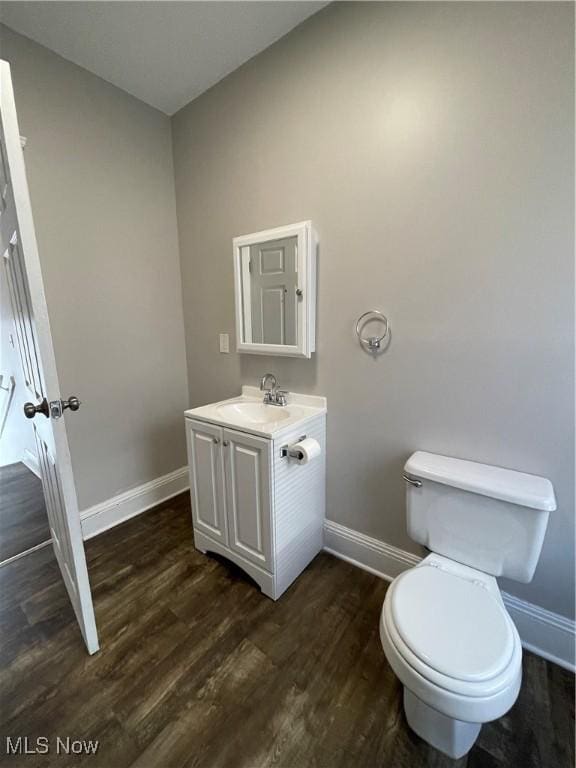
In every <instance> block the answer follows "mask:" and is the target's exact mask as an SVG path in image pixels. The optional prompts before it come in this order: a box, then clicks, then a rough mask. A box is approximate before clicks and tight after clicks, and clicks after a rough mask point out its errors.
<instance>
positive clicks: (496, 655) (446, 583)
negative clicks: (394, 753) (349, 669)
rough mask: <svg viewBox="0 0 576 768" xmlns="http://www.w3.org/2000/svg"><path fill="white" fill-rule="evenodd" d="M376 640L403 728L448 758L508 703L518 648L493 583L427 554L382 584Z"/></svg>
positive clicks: (518, 668)
mask: <svg viewBox="0 0 576 768" xmlns="http://www.w3.org/2000/svg"><path fill="white" fill-rule="evenodd" d="M380 638H381V641H382V646H383V648H384V652H385V654H386V657H387V659H388V662H389V663H390V666H391V667H392V669H393V670H394V672H395V674H396V676H397V677H398V678H399V680H400V681H401V683H402V684H403V685H404V709H405V713H406V717H407V720H408V724H409V725H410V727H411V728H412V730H413V731H415V732H416V733H417V734H418V735H419V736H421V737H422V738H423V739H425V740H426V741H427V742H428V743H429V744H431V745H432V746H434V747H435V748H436V749H439V750H441V751H442V752H444V753H445V754H447V755H449V756H450V757H454V758H457V757H461V756H462V755H464V754H466V753H467V752H468V751H469V749H470V748H471V746H472V745H473V743H474V742H475V740H476V738H477V736H478V733H479V732H480V728H481V725H482V723H485V722H489V721H490V720H496V719H497V718H499V717H501V716H502V715H503V714H505V713H506V712H507V711H508V710H509V709H510V707H511V706H512V705H513V704H514V702H515V701H516V698H517V696H518V692H519V690H520V683H521V680H522V647H521V644H520V638H519V636H518V632H517V630H516V627H515V626H514V624H513V622H512V620H511V618H510V617H509V615H508V613H507V612H506V609H505V607H504V604H503V602H502V598H501V596H500V592H499V589H498V586H497V584H496V580H495V579H494V578H492V577H490V576H487V575H486V574H483V573H481V572H479V571H476V570H475V569H472V568H468V567H466V566H463V565H461V564H459V563H454V562H451V561H450V560H448V559H447V558H443V557H440V556H437V555H430V556H429V557H427V558H426V559H425V560H423V561H422V563H420V564H419V565H418V566H416V567H415V568H412V569H410V570H409V571H405V572H404V573H403V574H402V575H401V576H399V577H398V578H397V579H396V580H395V581H394V582H393V583H392V584H391V586H390V587H389V589H388V592H387V594H386V598H385V600H384V605H383V607H382V614H381V618H380Z"/></svg>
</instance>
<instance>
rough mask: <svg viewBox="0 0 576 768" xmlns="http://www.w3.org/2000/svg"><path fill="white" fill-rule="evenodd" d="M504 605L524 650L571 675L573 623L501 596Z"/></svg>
mask: <svg viewBox="0 0 576 768" xmlns="http://www.w3.org/2000/svg"><path fill="white" fill-rule="evenodd" d="M503 597H504V603H505V605H506V608H507V610H508V613H509V614H510V616H512V619H513V620H514V624H516V627H517V629H518V632H519V633H520V637H521V638H522V645H523V646H524V648H526V650H528V651H532V653H536V654H537V655H538V656H542V657H543V658H545V659H548V661H552V662H554V664H558V665H559V666H560V667H564V669H569V670H570V671H571V672H575V671H576V665H575V664H574V645H575V643H574V638H575V623H574V621H572V620H571V619H567V618H566V617H565V616H561V615H560V614H558V613H552V611H547V610H546V609H545V608H541V607H540V606H539V605H534V604H533V603H528V602H526V601H525V600H520V598H518V597H514V595H509V594H508V593H507V592H504V593H503Z"/></svg>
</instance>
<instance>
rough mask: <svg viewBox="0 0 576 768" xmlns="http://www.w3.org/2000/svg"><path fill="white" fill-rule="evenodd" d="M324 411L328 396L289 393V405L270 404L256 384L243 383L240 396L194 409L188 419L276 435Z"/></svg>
mask: <svg viewBox="0 0 576 768" xmlns="http://www.w3.org/2000/svg"><path fill="white" fill-rule="evenodd" d="M322 413H326V398H325V397H319V396H318V395H299V394H297V393H295V392H290V393H288V404H287V405H267V404H264V403H263V402H262V392H260V390H259V389H258V388H257V387H247V386H243V387H242V394H241V395H240V397H234V398H230V399H229V400H220V401H219V402H217V403H209V404H208V405H201V406H200V407H199V408H191V409H190V410H188V411H186V418H188V419H198V420H200V421H207V422H209V423H210V424H218V425H220V426H221V427H228V428H229V429H238V430H241V431H244V432H248V433H250V434H253V435H261V436H262V437H268V438H270V437H272V438H275V437H276V435H280V434H282V433H283V432H285V431H287V430H291V429H293V428H294V427H295V426H296V425H297V424H298V425H299V424H303V423H305V422H306V421H307V420H308V419H313V418H315V417H316V416H318V415H319V414H322ZM304 431H305V430H303V432H302V434H303V433H304Z"/></svg>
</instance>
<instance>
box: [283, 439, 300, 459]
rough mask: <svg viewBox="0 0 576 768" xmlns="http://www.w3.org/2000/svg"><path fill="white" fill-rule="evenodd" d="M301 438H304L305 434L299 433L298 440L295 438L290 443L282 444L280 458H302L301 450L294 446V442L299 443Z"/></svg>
mask: <svg viewBox="0 0 576 768" xmlns="http://www.w3.org/2000/svg"><path fill="white" fill-rule="evenodd" d="M302 440H306V435H300V437H299V438H298V440H296V441H295V442H294V443H293V444H292V445H288V444H286V445H283V446H282V448H280V458H281V459H285V458H286V457H288V458H289V459H302V458H303V456H302V452H301V451H299V450H298V449H296V448H294V446H295V445H296V443H301V442H302Z"/></svg>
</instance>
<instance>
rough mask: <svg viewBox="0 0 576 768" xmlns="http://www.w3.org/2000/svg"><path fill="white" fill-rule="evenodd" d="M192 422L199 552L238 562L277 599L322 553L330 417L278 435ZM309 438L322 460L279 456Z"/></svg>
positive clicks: (318, 417) (189, 425) (189, 437)
mask: <svg viewBox="0 0 576 768" xmlns="http://www.w3.org/2000/svg"><path fill="white" fill-rule="evenodd" d="M196 410H201V409H196ZM193 415H196V414H195V412H194V411H188V412H187V413H186V437H187V443H188V463H189V470H190V496H191V503H192V523H193V527H194V542H195V546H196V548H197V549H199V550H200V551H201V552H204V553H206V552H215V553H217V554H220V555H223V556H225V557H227V558H228V559H230V560H232V561H233V562H234V563H236V564H237V565H239V566H240V567H241V568H242V569H243V570H244V571H245V572H246V573H248V575H249V576H251V577H252V578H253V579H254V581H256V582H257V583H258V584H259V586H260V588H261V590H262V592H263V593H264V594H265V595H268V597H271V598H273V599H277V598H278V597H280V595H281V594H282V593H283V592H284V591H285V590H286V589H287V588H288V587H289V586H290V584H291V583H292V582H293V581H294V579H295V578H296V577H297V576H298V575H299V574H300V573H301V572H302V571H303V570H304V568H305V567H306V566H307V565H308V563H309V562H310V561H311V560H312V559H313V558H314V557H315V555H316V554H317V553H318V552H319V551H320V550H321V549H322V544H323V524H324V513H325V413H324V412H321V413H319V414H317V415H314V414H313V417H312V418H308V419H306V421H305V423H302V424H300V423H297V424H294V425H291V426H289V427H287V428H285V429H282V430H276V431H277V432H278V434H277V435H276V434H275V433H274V432H273V431H271V433H270V434H269V435H267V434H255V433H254V432H248V431H245V430H244V429H232V428H230V427H229V426H226V425H223V424H221V423H216V422H208V421H204V420H200V419H198V418H193V417H192V416H193ZM255 431H256V430H255ZM304 435H306V436H308V437H313V438H314V439H315V440H317V441H318V443H319V444H320V446H321V455H320V456H317V457H316V458H315V459H314V460H312V461H311V462H309V463H308V464H299V463H298V462H297V461H295V460H293V459H291V458H289V457H287V456H282V455H281V453H282V448H283V447H284V446H286V445H291V444H293V443H296V442H298V440H299V439H300V438H301V437H302V436H304Z"/></svg>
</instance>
